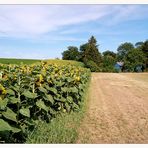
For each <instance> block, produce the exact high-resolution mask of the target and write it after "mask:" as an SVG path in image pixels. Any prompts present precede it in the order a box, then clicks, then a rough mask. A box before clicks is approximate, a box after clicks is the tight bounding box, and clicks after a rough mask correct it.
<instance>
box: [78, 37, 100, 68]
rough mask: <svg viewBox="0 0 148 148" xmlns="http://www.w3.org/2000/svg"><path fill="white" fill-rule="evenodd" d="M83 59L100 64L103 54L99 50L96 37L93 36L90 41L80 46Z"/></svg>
mask: <svg viewBox="0 0 148 148" xmlns="http://www.w3.org/2000/svg"><path fill="white" fill-rule="evenodd" d="M80 55H81V61H83V62H84V63H86V61H93V62H95V63H96V64H97V66H99V64H100V63H101V60H102V59H101V54H100V53H99V50H98V45H97V41H96V39H95V38H94V37H93V36H92V37H91V38H90V39H89V40H88V43H86V44H83V45H81V46H80Z"/></svg>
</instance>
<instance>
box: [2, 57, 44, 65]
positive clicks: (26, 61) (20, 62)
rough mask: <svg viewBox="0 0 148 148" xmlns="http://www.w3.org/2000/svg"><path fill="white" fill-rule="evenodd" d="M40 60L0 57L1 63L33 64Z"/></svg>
mask: <svg viewBox="0 0 148 148" xmlns="http://www.w3.org/2000/svg"><path fill="white" fill-rule="evenodd" d="M40 61H41V60H33V59H7V58H0V63H1V64H18V65H20V64H33V63H36V62H40Z"/></svg>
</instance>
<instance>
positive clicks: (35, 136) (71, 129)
mask: <svg viewBox="0 0 148 148" xmlns="http://www.w3.org/2000/svg"><path fill="white" fill-rule="evenodd" d="M89 85H90V80H89V82H88V83H87V85H86V88H85V94H84V95H83V100H84V101H83V102H82V105H81V108H80V110H79V111H78V112H71V113H70V114H68V113H66V114H63V115H61V116H58V117H56V118H54V119H52V121H51V122H50V123H45V122H40V123H39V124H38V127H37V128H36V129H34V131H33V132H30V133H29V135H28V139H27V141H26V143H28V144H47V143H49V144H62V143H66V144H70V143H76V141H77V138H78V129H79V127H80V124H81V122H82V120H83V118H84V115H85V113H86V110H87V103H88V93H89V91H88V90H89Z"/></svg>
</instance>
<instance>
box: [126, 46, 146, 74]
mask: <svg viewBox="0 0 148 148" xmlns="http://www.w3.org/2000/svg"><path fill="white" fill-rule="evenodd" d="M145 60H146V57H145V55H144V53H143V52H142V50H141V49H139V48H134V49H131V50H130V51H129V52H128V54H127V55H126V57H125V67H126V68H127V69H128V70H129V71H134V68H135V67H136V66H137V65H143V66H144V63H145Z"/></svg>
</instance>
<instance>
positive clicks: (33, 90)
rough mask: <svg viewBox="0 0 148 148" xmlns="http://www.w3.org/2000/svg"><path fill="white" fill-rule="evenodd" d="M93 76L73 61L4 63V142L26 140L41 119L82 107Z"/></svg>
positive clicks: (0, 119) (0, 105)
mask: <svg viewBox="0 0 148 148" xmlns="http://www.w3.org/2000/svg"><path fill="white" fill-rule="evenodd" d="M89 76H90V71H89V70H88V69H85V68H82V67H78V66H73V65H60V64H48V63H47V62H44V63H43V62H42V63H40V64H37V65H30V66H28V65H0V143H11V142H12V143H21V142H24V141H25V139H26V137H27V131H29V130H32V129H34V127H35V126H36V125H37V123H38V121H40V120H42V121H45V122H50V121H51V119H52V118H54V117H56V116H57V115H60V114H62V113H64V112H71V111H77V110H79V108H80V106H81V102H82V101H83V100H82V98H83V97H82V95H83V93H84V89H85V85H86V83H87V81H88V79H89Z"/></svg>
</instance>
